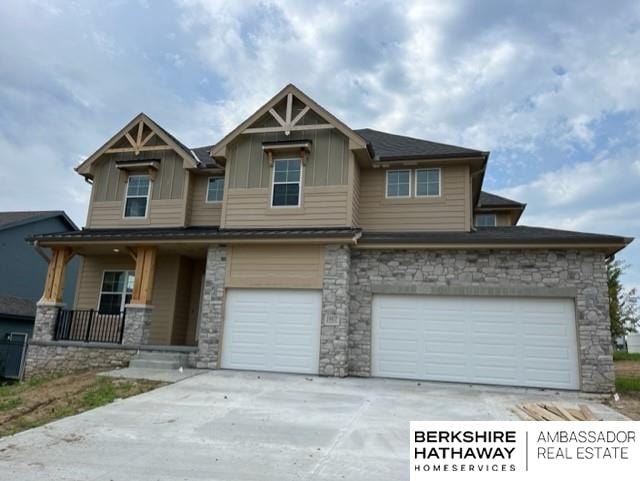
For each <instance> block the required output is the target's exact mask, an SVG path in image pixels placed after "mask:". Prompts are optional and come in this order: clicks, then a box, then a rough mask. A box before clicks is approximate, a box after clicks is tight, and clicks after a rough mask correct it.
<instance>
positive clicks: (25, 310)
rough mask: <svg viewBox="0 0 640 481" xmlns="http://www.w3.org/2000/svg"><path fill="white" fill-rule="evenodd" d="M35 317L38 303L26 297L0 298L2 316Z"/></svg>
mask: <svg viewBox="0 0 640 481" xmlns="http://www.w3.org/2000/svg"><path fill="white" fill-rule="evenodd" d="M1 314H4V315H9V316H19V317H35V316H36V302H35V301H33V300H31V299H26V298H24V297H15V296H0V315H1Z"/></svg>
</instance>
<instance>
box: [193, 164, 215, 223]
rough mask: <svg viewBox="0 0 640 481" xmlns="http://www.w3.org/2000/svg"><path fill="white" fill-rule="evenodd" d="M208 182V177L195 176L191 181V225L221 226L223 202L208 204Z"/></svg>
mask: <svg viewBox="0 0 640 481" xmlns="http://www.w3.org/2000/svg"><path fill="white" fill-rule="evenodd" d="M208 181H209V176H207V175H194V176H193V177H192V179H191V204H190V209H191V219H190V221H189V224H190V225H209V226H215V225H220V215H221V212H222V202H217V203H207V202H206V199H207V197H206V196H207V183H208Z"/></svg>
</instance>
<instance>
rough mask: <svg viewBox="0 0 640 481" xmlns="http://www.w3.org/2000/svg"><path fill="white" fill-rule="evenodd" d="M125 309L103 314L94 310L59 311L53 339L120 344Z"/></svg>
mask: <svg viewBox="0 0 640 481" xmlns="http://www.w3.org/2000/svg"><path fill="white" fill-rule="evenodd" d="M126 312H127V311H126V309H125V310H124V311H122V312H119V313H116V314H103V313H101V312H98V311H96V310H94V309H84V310H80V309H73V310H72V309H60V310H58V317H57V318H56V328H55V331H54V334H53V339H54V340H56V341H82V342H111V343H116V344H121V343H122V335H123V333H124V319H125V316H126Z"/></svg>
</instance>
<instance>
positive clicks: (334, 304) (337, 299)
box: [320, 245, 351, 377]
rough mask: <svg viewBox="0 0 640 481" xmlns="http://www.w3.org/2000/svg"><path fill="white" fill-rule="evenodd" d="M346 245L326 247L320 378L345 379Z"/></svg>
mask: <svg viewBox="0 0 640 481" xmlns="http://www.w3.org/2000/svg"><path fill="white" fill-rule="evenodd" d="M350 268H351V252H350V249H349V247H348V246H342V245H327V246H326V247H325V253H324V279H323V282H322V321H321V322H322V324H321V328H320V375H322V376H336V377H344V376H346V375H347V373H348V362H349V356H348V349H349V345H348V343H349V272H350Z"/></svg>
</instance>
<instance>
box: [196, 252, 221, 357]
mask: <svg viewBox="0 0 640 481" xmlns="http://www.w3.org/2000/svg"><path fill="white" fill-rule="evenodd" d="M226 268H227V248H226V247H224V246H215V245H214V246H210V247H209V250H208V252H207V264H206V268H205V274H204V289H203V290H202V300H201V302H202V308H201V315H200V327H199V331H198V352H197V353H196V355H195V356H194V357H195V364H196V367H197V368H203V369H216V368H217V367H218V358H219V355H220V344H221V341H222V319H223V314H224V281H225V272H226Z"/></svg>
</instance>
